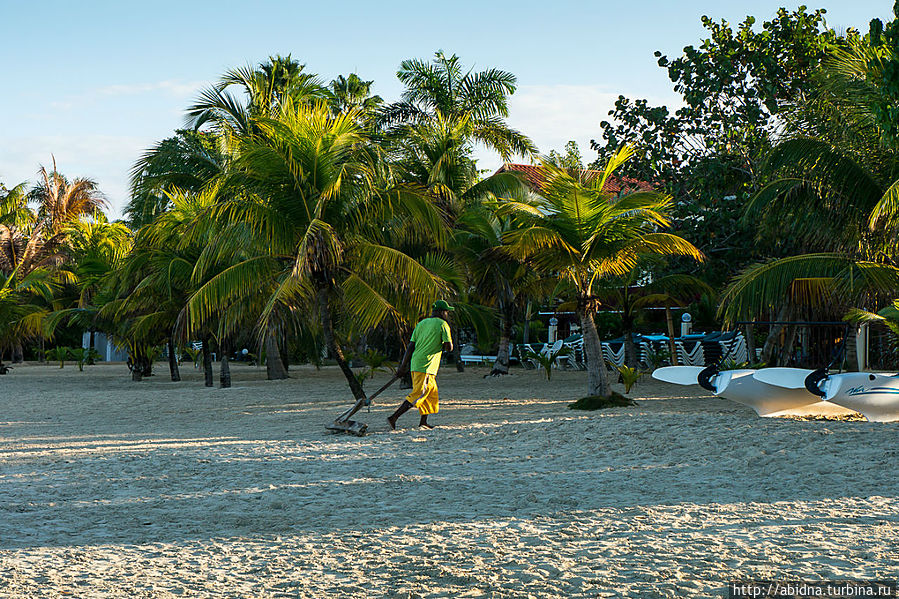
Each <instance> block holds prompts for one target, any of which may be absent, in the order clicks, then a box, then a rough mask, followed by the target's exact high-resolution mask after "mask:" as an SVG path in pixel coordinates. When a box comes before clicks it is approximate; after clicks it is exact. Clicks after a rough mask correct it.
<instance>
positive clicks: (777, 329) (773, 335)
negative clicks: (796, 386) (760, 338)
mask: <svg viewBox="0 0 899 599" xmlns="http://www.w3.org/2000/svg"><path fill="white" fill-rule="evenodd" d="M787 314H789V307H788V306H782V307H781V308H780V310H778V312H777V318H776V320H777V321H778V322H783V321H784V320H786V318H787ZM781 331H783V325H781V324H776V325H771V330H770V331H769V332H768V337H766V338H765V346H764V347H763V348H762V362H764V363H765V364H767V365H768V366H777V364H773V363H772V362H771V357H772V356H773V355H774V348H775V345H776V344H777V339H778V337H780V333H781Z"/></svg>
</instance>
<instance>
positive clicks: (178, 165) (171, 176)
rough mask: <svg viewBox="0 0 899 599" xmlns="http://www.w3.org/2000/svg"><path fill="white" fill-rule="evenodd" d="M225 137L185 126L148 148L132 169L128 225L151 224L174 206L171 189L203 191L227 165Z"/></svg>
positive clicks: (136, 227)
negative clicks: (170, 194) (169, 194)
mask: <svg viewBox="0 0 899 599" xmlns="http://www.w3.org/2000/svg"><path fill="white" fill-rule="evenodd" d="M224 150H225V144H224V142H223V140H222V138H221V137H219V136H216V135H215V134H213V133H210V132H200V131H194V130H185V129H181V130H178V131H175V135H174V136H172V137H169V138H167V139H164V140H163V141H161V142H159V143H158V144H156V145H155V146H153V147H152V148H150V149H149V150H147V151H146V152H145V153H144V154H143V155H142V156H141V157H140V158H139V159H138V160H137V162H135V164H134V166H133V167H132V168H131V200H130V201H129V202H128V205H127V206H126V207H125V215H126V216H127V219H128V224H129V225H130V226H131V227H132V228H134V229H139V228H140V227H142V226H144V225H146V224H149V223H150V222H152V221H153V219H155V218H156V217H157V216H159V215H161V214H162V213H163V212H165V211H166V210H168V209H169V208H171V200H170V199H169V196H168V195H167V192H169V193H171V192H176V191H181V192H185V191H186V192H199V191H201V190H202V189H203V187H204V186H205V185H207V184H208V183H209V182H210V181H212V180H213V179H214V178H215V177H217V176H218V175H221V174H222V172H223V171H224V170H225V168H226V166H227V160H228V156H227V155H226V154H225V153H224Z"/></svg>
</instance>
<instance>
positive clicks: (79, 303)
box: [54, 213, 132, 364]
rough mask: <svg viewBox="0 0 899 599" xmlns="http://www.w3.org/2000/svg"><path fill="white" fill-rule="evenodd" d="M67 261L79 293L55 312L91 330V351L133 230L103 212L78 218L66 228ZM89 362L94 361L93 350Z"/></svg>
mask: <svg viewBox="0 0 899 599" xmlns="http://www.w3.org/2000/svg"><path fill="white" fill-rule="evenodd" d="M65 233H66V252H67V254H68V260H67V263H66V265H65V266H64V267H62V269H63V270H64V271H65V272H66V273H68V275H69V276H68V280H69V281H70V285H72V286H74V289H75V291H76V294H77V299H76V300H75V306H74V307H71V308H66V309H63V310H57V311H56V312H55V313H54V316H55V321H56V322H58V321H60V320H62V319H64V318H66V317H68V320H69V322H70V323H73V324H79V325H81V326H82V327H83V328H84V329H86V330H87V331H88V333H89V341H88V347H87V349H88V351H89V352H90V351H92V350H94V349H95V347H94V338H95V334H96V332H97V330H98V325H99V324H100V323H99V322H98V313H99V310H100V308H101V307H102V306H103V305H104V304H105V303H106V302H107V301H109V300H111V299H112V298H113V296H114V286H113V284H112V280H113V277H112V275H113V274H114V273H115V271H116V270H117V269H119V268H120V267H121V266H122V263H123V261H124V259H125V257H126V256H127V255H128V252H129V251H130V250H131V244H132V238H131V231H130V229H128V227H126V226H125V225H124V224H122V223H110V222H108V221H107V220H106V217H105V216H103V214H102V213H99V214H97V215H95V216H94V218H93V219H92V220H90V221H83V220H78V221H74V222H72V223H70V224H69V225H68V226H67V227H66V230H65ZM88 363H90V364H92V363H93V354H90V355H89V358H88Z"/></svg>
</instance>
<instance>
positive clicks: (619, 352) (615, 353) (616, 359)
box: [602, 337, 624, 366]
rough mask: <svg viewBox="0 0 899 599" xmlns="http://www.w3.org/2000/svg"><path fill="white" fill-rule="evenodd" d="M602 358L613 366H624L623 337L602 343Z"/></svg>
mask: <svg viewBox="0 0 899 599" xmlns="http://www.w3.org/2000/svg"><path fill="white" fill-rule="evenodd" d="M602 357H603V358H605V359H606V361H607V362H609V363H610V364H612V365H613V366H621V365H622V364H624V337H619V338H618V339H613V340H611V341H603V343H602Z"/></svg>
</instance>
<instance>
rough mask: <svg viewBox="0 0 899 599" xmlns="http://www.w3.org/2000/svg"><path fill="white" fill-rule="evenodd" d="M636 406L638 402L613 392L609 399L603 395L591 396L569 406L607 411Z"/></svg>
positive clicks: (578, 408) (570, 408)
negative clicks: (608, 409)
mask: <svg viewBox="0 0 899 599" xmlns="http://www.w3.org/2000/svg"><path fill="white" fill-rule="evenodd" d="M635 405H637V402H635V401H634V400H632V399H630V398H628V397H625V396H623V395H621V394H620V393H616V392H615V391H613V392H612V394H611V395H609V396H608V397H606V396H602V395H590V396H587V397H582V398H581V399H579V400H577V401H576V402H574V403H570V404H568V409H569V410H605V409H607V408H625V407H628V406H635Z"/></svg>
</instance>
